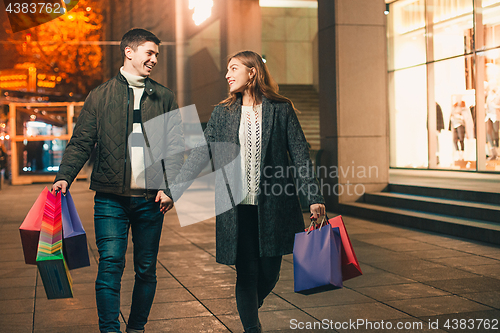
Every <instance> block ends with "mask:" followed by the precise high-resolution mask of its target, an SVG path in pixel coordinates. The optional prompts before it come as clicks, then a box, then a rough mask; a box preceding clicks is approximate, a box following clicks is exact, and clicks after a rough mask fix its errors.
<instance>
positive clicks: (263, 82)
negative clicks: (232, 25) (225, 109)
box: [219, 51, 297, 111]
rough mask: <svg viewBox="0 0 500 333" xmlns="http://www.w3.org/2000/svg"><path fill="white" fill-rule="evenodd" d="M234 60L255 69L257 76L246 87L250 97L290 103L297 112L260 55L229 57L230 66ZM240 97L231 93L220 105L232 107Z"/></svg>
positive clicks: (242, 54)
mask: <svg viewBox="0 0 500 333" xmlns="http://www.w3.org/2000/svg"><path fill="white" fill-rule="evenodd" d="M233 58H236V59H238V60H239V61H241V62H242V63H243V65H245V66H246V67H248V68H249V69H251V68H255V75H254V76H253V77H252V78H251V79H250V81H248V83H247V87H246V89H248V91H249V93H250V95H251V96H252V97H253V99H254V101H257V100H258V99H260V98H262V96H265V97H266V98H267V99H269V100H271V101H277V102H283V103H289V104H290V105H291V106H292V108H293V109H294V110H295V111H297V110H296V109H295V106H294V105H293V102H292V101H291V100H290V99H289V98H286V97H285V96H282V95H280V94H279V93H278V90H279V87H278V84H277V83H276V81H274V79H273V78H272V76H271V74H270V73H269V70H268V69H267V66H266V64H265V63H264V61H263V60H262V57H261V56H260V55H259V54H257V53H255V52H253V51H241V52H238V53H236V54H234V55H232V56H231V57H229V59H228V60H227V63H228V64H229V62H230V61H231V59H233ZM238 97H241V93H239V92H238V93H233V92H229V96H228V97H227V98H226V99H225V100H223V101H221V102H220V103H219V104H223V105H225V106H232V105H233V104H234V103H235V102H236V100H237V99H238ZM254 103H255V102H254Z"/></svg>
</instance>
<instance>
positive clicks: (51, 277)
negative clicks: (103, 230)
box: [36, 192, 73, 299]
mask: <svg viewBox="0 0 500 333" xmlns="http://www.w3.org/2000/svg"><path fill="white" fill-rule="evenodd" d="M62 235H63V231H62V219H61V192H57V193H56V195H53V194H52V193H50V192H47V200H46V202H45V206H44V210H43V217H42V226H41V229H40V240H39V241H38V252H37V256H36V263H37V266H38V270H39V272H40V277H41V278H42V282H43V286H44V288H45V293H46V294H47V298H48V299H53V298H70V297H73V289H72V284H73V281H72V279H71V275H70V274H69V270H68V266H67V265H66V261H65V260H64V255H63V252H62Z"/></svg>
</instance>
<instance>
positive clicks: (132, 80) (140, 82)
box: [120, 67, 146, 88]
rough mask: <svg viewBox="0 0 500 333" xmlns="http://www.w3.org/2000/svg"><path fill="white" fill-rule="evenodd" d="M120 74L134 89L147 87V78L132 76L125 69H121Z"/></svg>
mask: <svg viewBox="0 0 500 333" xmlns="http://www.w3.org/2000/svg"><path fill="white" fill-rule="evenodd" d="M120 73H121V74H122V75H123V76H124V77H125V79H126V80H127V82H128V84H129V86H131V87H134V88H144V86H145V84H144V82H145V81H146V77H144V76H138V75H134V74H131V73H129V72H126V71H125V70H124V69H123V67H122V68H120Z"/></svg>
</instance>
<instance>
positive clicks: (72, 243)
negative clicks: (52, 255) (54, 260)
mask: <svg viewBox="0 0 500 333" xmlns="http://www.w3.org/2000/svg"><path fill="white" fill-rule="evenodd" d="M61 209H62V212H61V215H62V229H63V253H64V259H66V263H67V265H68V268H69V269H75V268H80V267H85V266H90V260H89V252H88V248H87V235H86V234H85V230H84V229H83V225H82V221H81V220H80V217H79V216H78V213H77V211H76V207H75V204H74V202H73V198H72V197H71V194H70V193H69V191H66V195H61Z"/></svg>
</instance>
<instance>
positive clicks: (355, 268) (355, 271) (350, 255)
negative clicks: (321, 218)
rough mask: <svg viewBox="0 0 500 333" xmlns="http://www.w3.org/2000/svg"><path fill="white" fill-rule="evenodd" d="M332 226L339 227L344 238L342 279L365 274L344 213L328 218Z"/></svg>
mask: <svg viewBox="0 0 500 333" xmlns="http://www.w3.org/2000/svg"><path fill="white" fill-rule="evenodd" d="M328 223H329V224H330V225H331V226H332V228H339V230H340V237H341V238H342V279H343V280H344V281H345V280H349V279H352V278H354V277H356V276H360V275H362V274H363V272H362V271H361V267H359V262H358V258H356V254H355V253H354V249H353V248H352V244H351V240H350V239H349V235H348V234H347V230H346V228H345V224H344V221H343V220H342V215H339V216H335V217H334V218H331V219H329V220H328Z"/></svg>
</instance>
